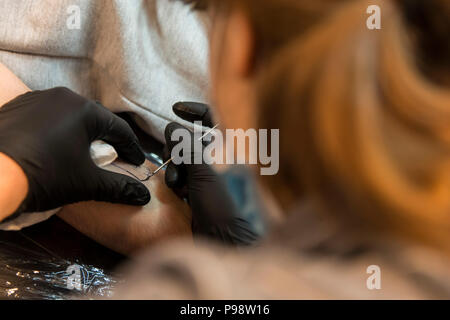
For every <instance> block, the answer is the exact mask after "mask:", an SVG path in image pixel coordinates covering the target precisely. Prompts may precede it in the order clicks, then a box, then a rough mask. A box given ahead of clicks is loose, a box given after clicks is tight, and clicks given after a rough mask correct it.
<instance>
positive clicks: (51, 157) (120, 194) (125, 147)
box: [0, 88, 150, 214]
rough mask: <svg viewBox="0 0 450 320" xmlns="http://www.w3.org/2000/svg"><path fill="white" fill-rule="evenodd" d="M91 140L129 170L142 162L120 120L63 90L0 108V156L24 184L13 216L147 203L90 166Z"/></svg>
mask: <svg viewBox="0 0 450 320" xmlns="http://www.w3.org/2000/svg"><path fill="white" fill-rule="evenodd" d="M94 140H103V141H105V142H107V143H109V144H111V145H112V146H114V147H115V149H116V150H117V152H118V154H119V156H120V157H121V158H122V159H124V160H125V161H128V162H131V163H132V164H134V165H141V164H142V163H143V162H144V161H145V156H144V154H143V152H142V150H141V149H140V147H139V144H138V140H137V138H136V136H135V135H134V133H133V131H132V130H131V128H130V127H129V126H128V124H127V123H126V122H125V121H124V120H122V119H121V118H119V117H117V116H116V115H114V114H113V113H111V112H110V111H109V110H107V109H106V108H104V107H103V106H101V105H100V104H99V103H96V102H94V101H91V100H88V99H85V98H83V97H81V96H79V95H77V94H76V93H74V92H72V91H71V90H69V89H66V88H54V89H50V90H45V91H34V92H29V93H26V94H24V95H21V96H19V97H17V98H15V99H14V100H12V101H10V102H9V103H7V104H6V105H4V106H3V107H2V108H0V152H2V153H5V154H6V155H8V156H9V157H11V158H12V159H14V160H15V161H16V162H17V163H18V164H19V165H20V167H22V169H23V171H24V172H25V175H26V176H27V178H28V183H29V191H28V195H27V197H26V199H25V201H24V202H23V204H22V205H21V207H20V208H19V210H18V212H16V214H18V213H22V212H40V211H46V210H50V209H55V208H58V207H60V206H63V205H66V204H71V203H75V202H80V201H88V200H96V201H105V202H112V203H123V204H129V205H145V204H147V203H148V202H149V201H150V193H149V191H148V190H147V188H146V187H145V186H144V185H143V184H141V183H140V182H138V181H136V180H134V179H132V178H130V177H127V176H124V175H120V174H117V173H112V172H108V171H106V170H102V169H100V168H99V167H97V166H96V165H95V163H94V162H93V160H92V159H91V156H90V145H91V143H92V142H93V141H94Z"/></svg>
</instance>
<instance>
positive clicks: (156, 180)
mask: <svg viewBox="0 0 450 320" xmlns="http://www.w3.org/2000/svg"><path fill="white" fill-rule="evenodd" d="M28 91H29V88H28V87H27V86H26V85H25V84H24V83H23V82H22V81H21V80H20V79H18V78H17V77H16V76H15V75H14V74H13V73H12V72H11V71H10V70H8V69H7V68H6V67H5V66H4V65H2V64H1V63H0V107H1V106H2V105H4V104H5V103H7V102H8V101H10V100H12V99H14V98H15V97H16V96H18V95H21V94H24V93H26V92H28ZM145 165H146V166H149V167H152V164H150V163H149V162H147V163H145ZM121 167H126V165H123V164H121ZM130 168H131V167H130ZM130 168H128V169H130ZM107 169H108V170H111V171H117V172H119V173H123V174H125V172H124V171H120V170H118V169H117V168H115V167H113V166H110V167H109V168H107ZM0 170H1V171H0V173H1V174H0V193H1V196H0V221H1V220H3V219H4V218H6V217H8V216H9V215H11V214H12V213H13V212H14V211H15V210H17V208H18V207H19V205H20V203H21V202H22V201H23V199H24V198H25V196H26V194H27V192H28V182H27V179H26V176H25V174H24V173H23V171H22V170H21V168H20V167H19V166H18V165H17V164H16V163H15V162H14V161H12V160H11V159H9V158H8V157H7V156H5V155H4V154H1V153H0ZM145 185H146V186H147V187H148V188H149V190H150V193H151V195H152V200H151V202H150V203H149V204H148V205H147V206H145V207H132V206H126V205H115V204H114V205H113V204H109V203H98V202H85V203H79V204H75V205H71V206H66V207H64V208H63V209H62V210H61V211H60V212H59V214H58V215H59V217H60V218H61V219H63V220H64V221H66V222H67V223H68V224H70V225H72V226H73V227H74V228H76V229H77V230H79V231H80V232H82V233H84V234H86V235H87V236H89V237H91V238H92V239H93V240H95V241H98V242H99V243H101V244H103V245H104V246H106V247H108V248H110V249H112V250H115V251H117V252H120V253H122V254H126V255H129V254H132V253H134V252H136V251H137V250H140V249H142V248H143V247H147V246H149V245H152V244H154V243H156V242H159V241H161V240H163V239H168V238H175V237H186V238H187V239H188V240H187V241H191V240H190V239H192V234H191V213H190V209H189V206H188V205H187V204H186V203H184V202H183V201H182V200H180V199H179V198H178V197H177V196H176V195H175V194H174V193H173V192H172V191H171V190H170V189H168V188H167V187H166V185H165V183H164V174H163V173H162V172H161V173H159V174H158V175H157V176H154V177H153V178H152V179H150V180H149V181H148V182H145Z"/></svg>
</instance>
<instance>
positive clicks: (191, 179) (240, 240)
mask: <svg viewBox="0 0 450 320" xmlns="http://www.w3.org/2000/svg"><path fill="white" fill-rule="evenodd" d="M173 111H174V112H175V114H176V115H177V116H179V117H180V118H182V119H184V120H187V121H190V122H194V121H202V124H203V126H205V127H213V123H212V117H211V113H210V108H209V107H208V106H207V105H205V104H199V103H189V102H183V103H177V104H175V105H174V107H173ZM176 129H181V130H187V131H189V130H188V129H187V128H185V127H183V126H182V125H180V124H178V123H175V122H173V123H170V124H169V125H168V126H167V127H166V130H165V139H166V143H167V151H166V155H165V157H166V158H169V156H170V154H171V152H172V149H173V148H174V146H175V145H177V143H178V141H171V137H172V132H173V131H175V130H176ZM189 132H190V134H191V137H192V141H193V139H194V137H193V133H192V132H191V131H189ZM191 157H192V159H194V150H193V148H192V154H191ZM165 180H166V184H167V185H168V186H169V187H170V188H172V189H175V190H176V192H177V193H178V194H180V193H181V194H182V195H183V196H186V197H187V199H188V201H189V204H190V206H191V209H192V215H193V217H192V218H193V225H192V227H193V232H194V235H196V236H206V237H209V238H212V239H214V240H218V241H221V242H225V243H227V244H232V245H249V244H252V243H253V242H255V241H256V240H257V235H256V233H254V232H253V231H252V227H251V225H250V224H249V222H248V221H246V220H245V219H243V218H242V217H241V216H240V215H239V211H238V209H237V208H236V206H235V204H234V202H233V200H232V198H231V195H230V194H229V193H228V190H227V187H226V185H225V182H224V181H223V180H222V178H221V177H220V176H219V175H218V174H216V172H215V170H214V169H213V168H212V167H211V166H209V165H207V164H204V163H203V164H181V165H174V164H173V163H171V164H169V165H168V167H167V169H166V176H165Z"/></svg>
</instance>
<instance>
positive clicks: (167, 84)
mask: <svg viewBox="0 0 450 320" xmlns="http://www.w3.org/2000/svg"><path fill="white" fill-rule="evenodd" d="M74 5H76V6H78V7H79V12H80V22H81V23H80V27H81V28H80V29H79V30H77V29H70V28H68V25H67V23H68V21H69V22H71V21H72V20H71V18H72V17H73V12H71V11H68V10H69V9H71V6H74ZM206 29H207V23H206V19H205V18H204V17H203V16H202V15H201V13H198V12H194V11H192V10H191V9H190V8H189V7H188V6H186V5H184V4H182V3H181V2H179V1H170V0H146V1H144V0H39V1H37V0H14V1H12V0H0V62H2V63H4V64H5V65H6V66H7V67H8V68H10V69H11V70H12V71H13V72H14V73H15V74H16V75H17V76H18V77H19V78H20V79H21V80H22V81H23V82H25V84H26V85H28V86H29V87H30V88H31V89H33V90H36V89H46V88H50V87H55V86H66V87H69V88H71V89H72V90H74V91H76V92H78V93H80V94H82V95H84V96H87V97H90V98H92V99H96V100H99V101H101V102H102V103H103V104H104V105H105V106H106V107H108V108H110V109H111V110H112V111H114V112H123V111H129V112H132V113H134V114H135V115H136V117H138V118H139V121H138V122H139V124H140V125H141V126H142V127H143V129H144V130H146V131H147V132H148V133H149V134H151V135H154V136H155V137H156V138H157V139H159V140H161V141H162V139H163V130H164V128H165V125H166V124H167V122H168V121H169V120H173V119H176V118H175V117H174V115H173V114H172V112H171V106H172V105H173V104H174V103H175V102H177V101H181V100H191V101H205V99H206V98H205V92H207V89H208V88H207V87H208V83H207V56H208V52H207V48H208V43H207V36H206Z"/></svg>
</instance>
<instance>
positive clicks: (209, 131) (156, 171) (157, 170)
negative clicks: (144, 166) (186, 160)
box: [149, 124, 219, 178]
mask: <svg viewBox="0 0 450 320" xmlns="http://www.w3.org/2000/svg"><path fill="white" fill-rule="evenodd" d="M218 126H219V124H216V125H215V126H214V127H212V128H211V129H210V130H208V131H207V132H206V133H205V134H204V135H203V136H201V137H200V139H198V141H202V140H203V138H205V137H206V136H207V135H209V134H210V133H211V132H213V131H214V130H215V129H216V128H217V127H218ZM172 161H173V158H170V159H169V160H167V161H166V162H164V163H163V164H162V165H161V166H160V167H159V168H158V169H156V170H155V171H153V173H152V174H151V175H150V177H149V178H151V177H153V176H154V175H155V174H157V173H158V172H159V171H161V170H162V169H163V168H164V167H165V166H167V165H168V164H169V163H171V162H172Z"/></svg>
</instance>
